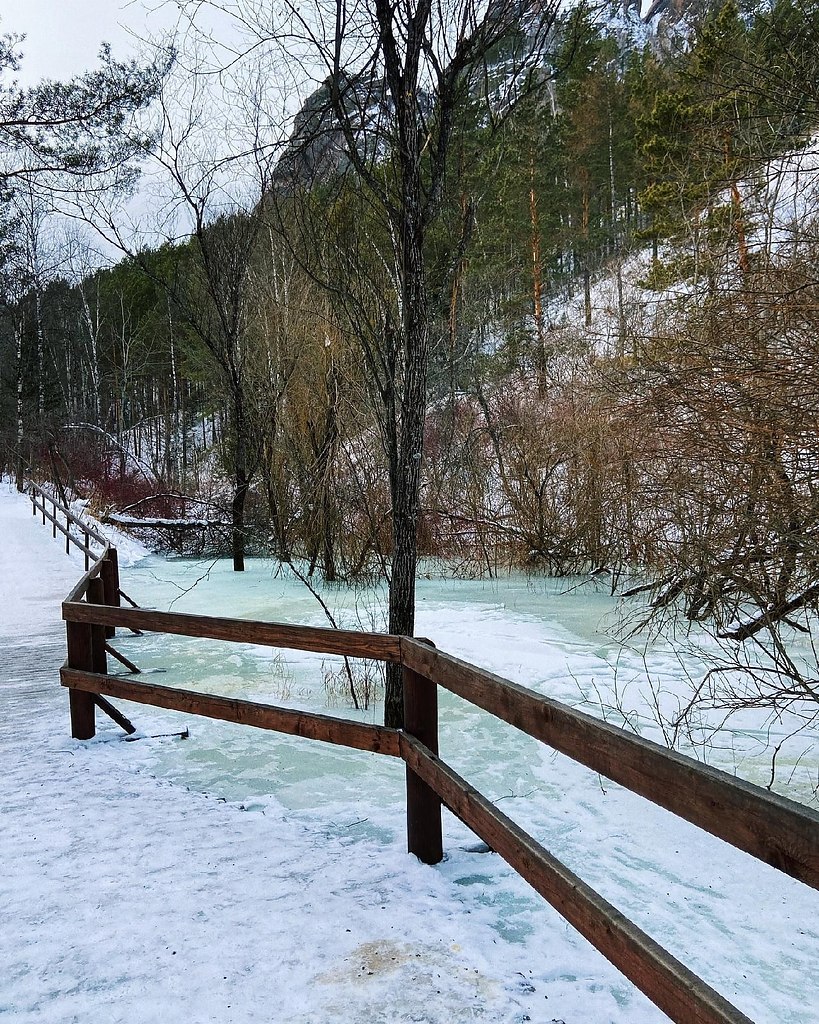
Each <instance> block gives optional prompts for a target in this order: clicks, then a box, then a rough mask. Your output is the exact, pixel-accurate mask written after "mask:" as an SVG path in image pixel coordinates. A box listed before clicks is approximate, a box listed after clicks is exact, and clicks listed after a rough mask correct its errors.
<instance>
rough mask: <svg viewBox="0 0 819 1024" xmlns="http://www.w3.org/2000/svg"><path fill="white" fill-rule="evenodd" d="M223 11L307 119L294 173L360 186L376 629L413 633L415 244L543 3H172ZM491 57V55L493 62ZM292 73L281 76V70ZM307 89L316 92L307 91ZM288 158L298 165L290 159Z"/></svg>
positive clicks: (504, 87) (421, 357) (422, 409)
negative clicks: (387, 549) (369, 307)
mask: <svg viewBox="0 0 819 1024" xmlns="http://www.w3.org/2000/svg"><path fill="white" fill-rule="evenodd" d="M182 8H183V10H184V11H186V12H187V13H188V15H189V17H190V18H191V21H192V23H195V21H196V18H197V17H198V16H200V15H201V12H202V10H203V9H206V8H211V9H213V8H215V9H219V10H221V11H223V12H225V13H227V14H229V15H230V16H231V17H232V19H233V21H234V23H235V25H236V26H237V27H238V29H239V30H240V31H243V32H245V33H247V34H248V35H249V36H250V39H251V42H250V43H249V46H251V47H252V48H253V49H254V50H255V49H256V48H267V49H268V50H269V51H271V52H278V53H279V54H281V53H282V52H283V51H284V50H286V52H287V54H288V55H289V67H290V69H291V72H292V73H293V74H294V76H295V77H296V79H297V84H298V85H300V87H301V90H302V95H303V96H304V95H306V92H307V91H308V90H312V91H313V92H314V96H313V98H312V100H311V103H312V108H311V113H312V116H309V117H303V118H302V119H301V121H300V122H299V123H298V124H297V125H296V131H295V134H294V138H293V140H292V152H293V154H294V157H296V158H297V159H294V161H293V168H294V177H295V178H298V176H299V173H300V171H299V168H300V167H303V166H304V162H305V158H309V160H310V161H311V162H312V164H313V167H314V169H318V170H320V172H321V175H322V177H323V180H324V181H325V182H326V181H327V180H328V179H330V178H333V177H335V179H336V180H338V177H339V176H340V175H343V176H345V177H346V178H347V179H348V180H352V181H354V183H355V187H356V188H358V189H361V190H365V191H366V197H367V202H368V205H369V208H370V211H371V215H372V218H373V221H374V223H375V230H374V233H375V234H377V235H378V236H379V238H380V239H382V240H385V241H386V244H387V249H386V251H385V250H384V249H381V252H380V256H381V259H382V260H385V262H386V264H387V265H388V276H390V277H391V278H392V280H393V283H394V295H393V297H392V301H391V302H389V303H386V304H385V303H381V304H380V305H381V318H380V319H381V322H380V325H379V330H378V331H377V332H375V333H373V332H372V331H369V330H368V331H367V332H365V333H363V334H362V336H361V338H360V342H361V344H362V345H363V347H364V350H365V358H366V361H367V364H368V367H369V372H370V373H371V375H372V382H373V389H374V391H376V392H377V394H378V395H379V398H380V405H381V411H380V419H381V435H382V441H383V445H384V450H385V455H386V460H387V465H388V469H389V481H390V492H391V497H392V563H391V574H390V594H389V620H388V625H389V629H390V631H391V632H393V633H398V634H408V635H411V634H412V633H413V632H414V628H415V576H416V567H417V560H418V545H417V534H418V527H419V517H420V512H421V463H422V457H423V438H424V422H425V414H426V408H427V377H428V370H429V359H430V344H431V337H430V327H431V320H432V310H431V302H430V291H429V267H428V262H427V261H428V253H427V249H428V240H429V237H430V232H431V229H432V228H433V226H434V225H435V223H436V221H437V219H438V217H439V215H440V211H441V204H442V198H443V195H444V189H445V182H446V173H447V168H448V162H449V161H448V158H449V155H450V151H451V145H452V140H453V137H454V134H455V131H456V118H457V113H458V110H459V107H460V106H461V105H462V104H463V103H465V102H466V101H468V100H469V99H470V98H471V99H472V100H474V99H475V98H477V97H480V98H482V99H483V100H484V103H485V107H484V110H485V116H486V118H487V119H488V120H490V121H491V120H497V119H502V118H503V117H504V116H505V115H506V114H507V113H508V112H509V111H510V110H511V109H512V108H513V107H514V105H515V104H516V102H517V101H518V100H519V99H520V98H521V96H522V95H524V94H526V93H527V92H528V91H529V90H530V89H532V88H533V87H534V86H535V85H536V84H538V83H539V82H540V81H542V79H543V78H544V75H545V72H544V64H543V54H544V50H545V46H546V41H547V38H548V36H549V33H550V31H551V29H552V26H553V23H554V20H555V16H556V11H557V4H556V3H550V2H546V3H539V2H538V3H534V2H532V3H526V2H520V0H492V2H485V0H484V2H481V0H451V2H441V3H436V4H433V3H432V2H431V0H418V2H413V3H398V2H394V0H353V2H351V3H344V2H341V0H338V2H332V0H328V2H324V0H314V2H312V3H308V4H302V3H299V4H295V3H285V4H283V5H282V6H281V7H279V8H277V9H275V10H274V11H272V10H271V8H270V7H269V5H268V4H265V3H261V2H260V0H243V2H240V3H228V2H225V3H216V2H212V3H202V2H200V0H198V2H196V3H186V4H183V5H182ZM493 57H494V58H501V57H502V60H498V62H497V63H495V64H493V63H492V60H493ZM294 69H295V70H294ZM316 89H318V92H317V93H316V92H315V90H316ZM298 157H301V159H298ZM385 720H386V722H387V723H388V724H390V725H400V724H401V722H402V721H403V703H402V687H401V678H400V671H399V670H398V669H397V668H396V667H395V666H391V667H390V670H389V674H388V679H387V689H386V699H385Z"/></svg>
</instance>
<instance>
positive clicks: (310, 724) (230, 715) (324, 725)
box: [60, 667, 400, 757]
mask: <svg viewBox="0 0 819 1024" xmlns="http://www.w3.org/2000/svg"><path fill="white" fill-rule="evenodd" d="M60 682H61V683H62V685H63V686H66V687H68V688H69V689H70V690H71V691H75V690H76V691H81V692H84V693H95V694H105V695H106V696H108V697H119V698H120V699H122V700H131V701H135V702H137V703H139V704H150V705H152V706H153V707H158V708H167V709H169V710H171V711H184V712H186V713H187V714H190V715H202V716H204V717H206V718H217V719H220V720H221V721H223V722H236V723H237V724H239V725H250V726H253V727H254V728H256V729H268V730H273V731H275V732H283V733H286V734H287V735H289V736H302V737H304V738H305V739H312V740H323V741H324V742H325V743H335V744H338V745H340V746H345V747H353V748H354V749H355V750H367V751H370V752H372V753H376V754H389V755H390V756H392V757H398V756H400V755H399V748H398V737H399V735H400V734H399V732H398V730H396V729H387V728H385V727H384V726H381V725H367V724H366V723H363V722H350V721H347V720H346V719H341V718H331V717H330V716H329V715H316V714H313V713H312V712H308V711H292V710H290V709H289V708H280V707H276V706H275V705H274V704H257V703H255V702H253V701H247V700H238V699H236V698H232V697H217V696H214V695H213V694H210V693H196V692H195V691H193V690H179V689H176V688H175V687H173V686H158V685H156V684H154V683H145V682H142V681H137V680H135V679H123V678H121V677H119V676H111V675H101V674H96V673H93V672H79V671H75V670H73V669H71V668H68V667H64V668H62V669H61V670H60Z"/></svg>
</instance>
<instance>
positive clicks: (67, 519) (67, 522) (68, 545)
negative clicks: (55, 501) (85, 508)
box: [65, 512, 71, 555]
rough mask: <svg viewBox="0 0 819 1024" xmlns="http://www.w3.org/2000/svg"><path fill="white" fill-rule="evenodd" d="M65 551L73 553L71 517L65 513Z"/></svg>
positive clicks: (68, 553)
mask: <svg viewBox="0 0 819 1024" xmlns="http://www.w3.org/2000/svg"><path fill="white" fill-rule="evenodd" d="M65 553H66V554H67V555H70V554H71V517H70V516H69V514H68V513H67V512H66V514H65Z"/></svg>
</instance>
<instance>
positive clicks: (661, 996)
mask: <svg viewBox="0 0 819 1024" xmlns="http://www.w3.org/2000/svg"><path fill="white" fill-rule="evenodd" d="M38 498H39V499H40V500H39V502H38ZM31 500H32V506H33V511H34V512H35V514H36V512H37V511H38V509H39V510H41V511H42V513H43V517H44V518H43V522H44V523H45V521H46V519H50V520H51V522H52V524H53V525H54V526H55V528H59V529H60V530H61V532H64V533H65V534H66V544H67V546H68V545H69V544H70V543H71V536H70V530H71V526H72V525H73V526H74V528H75V530H78V531H80V532H81V533H82V540H80V539H79V537H77V538H75V539H74V543H76V544H77V546H78V547H80V549H81V550H83V551H84V552H85V557H86V572H85V575H84V576H83V577H82V579H81V580H80V581H79V583H78V584H77V585H76V587H75V588H74V589H73V590H72V592H71V593H70V594H69V595H68V597H67V598H66V600H65V601H64V602H63V606H62V614H63V619H64V620H65V622H66V631H67V640H68V659H67V661H66V664H65V665H64V667H63V668H62V670H61V673H60V675H61V682H62V684H63V686H65V687H67V688H68V690H69V698H70V713H71V730H72V735H73V736H75V737H76V738H78V739H90V738H91V737H92V736H93V735H94V731H95V708H96V707H101V708H102V710H104V711H106V712H107V713H109V714H112V717H115V718H117V720H118V721H120V720H122V721H124V722H126V723H127V719H124V718H123V716H122V715H121V714H120V713H119V712H117V711H116V709H114V708H113V707H112V706H111V705H110V704H109V703H108V702H107V701H105V699H104V697H117V698H122V699H125V700H130V701H135V702H137V703H140V704H150V705H154V706H156V707H162V708H169V709H172V710H176V711H184V712H187V713H188V714H195V715H204V716H206V717H209V718H218V719H222V720H224V721H228V722H237V723H239V724H243V725H249V726H253V727H255V728H258V729H270V730H274V731H276V732H282V733H288V734H291V735H296V736H303V737H305V738H309V739H318V740H323V741H325V742H327V743H336V744H341V745H343V746H347V747H352V748H355V749H357V750H367V751H371V752H375V753H379V754H385V755H389V756H391V757H396V758H400V759H402V760H403V761H404V762H405V765H406V791H407V838H408V848H409V850H410V852H411V853H414V854H415V855H416V856H418V857H419V858H420V859H421V860H422V861H424V862H426V863H428V864H435V863H437V862H438V861H440V860H441V857H442V856H443V845H442V833H441V806H442V805H444V806H446V807H448V808H449V810H451V811H452V812H453V813H454V814H455V815H457V816H458V817H459V818H460V819H461V820H462V821H463V822H465V824H466V825H468V826H469V827H470V828H471V829H472V830H473V831H474V832H475V833H476V834H477V835H478V836H480V838H482V839H483V840H484V841H485V842H486V843H487V844H488V845H489V847H490V848H491V849H492V850H494V851H495V852H497V853H498V854H500V856H502V857H503V858H504V859H505V860H506V861H507V862H508V863H509V864H510V865H511V866H512V867H513V868H514V869H515V871H517V872H518V873H519V874H520V875H521V876H522V877H523V878H525V879H526V881H527V882H529V884H530V885H532V887H533V888H534V889H535V890H536V891H537V892H539V893H540V894H541V895H542V896H543V897H544V898H545V899H546V900H547V901H548V902H549V903H550V904H551V905H552V906H553V907H555V908H556V909H557V910H558V911H559V913H561V914H562V915H563V917H565V918H566V920H567V921H569V922H570V923H571V924H572V925H573V926H574V927H575V928H576V929H577V930H578V931H579V932H580V933H581V934H582V935H584V936H585V937H586V938H587V939H588V940H589V941H590V942H591V943H592V944H593V945H594V946H596V948H597V949H598V950H600V952H601V953H603V955H604V956H606V957H607V958H608V959H609V960H610V961H611V962H612V963H613V964H614V965H615V966H616V967H617V968H618V969H619V970H620V971H621V972H622V973H623V974H624V975H625V976H626V977H627V978H629V980H630V981H632V982H633V983H634V984H635V985H636V986H637V987H638V988H639V989H641V990H642V991H643V992H644V993H645V994H646V995H647V996H648V997H649V999H651V1000H652V1001H653V1002H654V1003H655V1004H656V1005H657V1006H658V1007H660V1009H662V1010H663V1011H664V1012H665V1013H666V1014H667V1015H668V1016H669V1017H670V1018H671V1019H672V1020H673V1021H677V1022H679V1024H729V1022H730V1024H739V1022H745V1024H748V1022H749V1018H748V1017H746V1016H745V1015H744V1014H743V1013H741V1012H740V1011H739V1010H738V1009H737V1008H736V1007H734V1006H733V1005H732V1004H731V1003H729V1002H728V1001H727V1000H726V999H724V998H723V997H722V996H721V995H720V994H719V993H718V992H716V991H715V990H714V989H712V988H711V987H710V986H708V985H707V984H706V983H705V982H704V981H703V980H702V979H700V978H699V977H697V976H696V975H695V974H693V973H692V972H691V971H690V970H689V969H688V968H687V967H685V966H684V965H683V964H682V963H680V962H679V961H678V960H677V959H675V958H674V957H673V956H672V955H671V954H670V953H668V952H667V951H666V950H665V949H663V948H662V947H661V946H660V945H658V943H656V942H655V941H654V940H653V939H652V938H651V937H650V936H648V935H647V934H646V933H645V932H643V931H642V930H641V929H640V928H638V927H637V926H636V925H635V924H633V923H632V922H631V921H629V920H628V919H627V918H625V917H624V916H623V915H622V914H621V913H619V911H617V910H616V909H615V908H614V907H613V906H611V905H610V904H609V903H607V902H606V901H605V900H604V899H603V898H602V897H601V896H600V895H599V894H598V893H597V892H595V891H594V890H593V889H592V888H590V887H589V886H588V885H587V884H586V883H585V882H584V881H583V880H582V879H581V878H579V877H578V876H577V875H575V874H574V873H573V872H571V871H570V870H569V869H568V868H567V867H566V866H565V865H563V864H562V863H561V862H560V861H559V860H557V859H556V858H555V857H554V856H552V854H550V853H549V852H548V851H547V850H546V849H545V848H544V847H543V846H542V845H541V844H540V843H538V842H537V840H536V839H534V838H533V837H532V836H531V835H529V834H528V833H527V832H525V831H524V830H523V829H522V828H520V827H519V826H518V825H516V824H515V823H514V822H513V821H511V820H510V819H509V818H508V817H507V816H506V815H505V814H503V813H502V812H501V811H500V810H498V808H497V807H496V806H495V805H494V804H492V803H491V802H490V801H489V800H487V799H486V797H484V796H482V795H481V794H480V793H479V792H478V791H477V790H475V789H474V788H473V787H472V786H471V785H470V784H469V783H468V782H467V781H466V780H465V779H463V778H461V777H460V776H459V775H458V774H456V773H455V772H454V771H453V770H452V768H450V767H449V765H447V764H445V763H444V762H443V761H441V759H440V758H439V757H438V705H437V688H438V687H439V686H442V687H444V688H445V689H447V690H449V691H451V692H452V693H455V694H457V695H458V696H460V697H462V698H463V699H465V700H467V701H470V702H471V703H473V704H474V705H476V706H477V707H480V708H482V709H483V710H485V711H487V712H489V713H490V714H493V715H495V716H497V717H498V718H500V719H502V720H503V721H505V722H508V723H509V724H510V725H513V726H515V727H516V728H517V729H519V730H521V731H522V732H524V733H527V734H528V735H530V736H533V737H535V738H536V739H538V740H541V741H542V742H544V743H546V744H548V745H549V746H551V747H553V748H554V749H555V750H558V751H560V752H561V753H563V754H565V755H567V756H568V757H570V758H573V759H574V760H575V761H578V762H579V763H581V764H583V765H586V766H587V767H588V768H590V769H592V770H593V771H595V772H599V773H600V774H601V775H604V776H606V777H607V778H609V779H611V780H612V781H614V782H617V783H619V784H620V785H622V786H624V787H626V788H628V789H630V790H632V791H633V792H635V793H638V794H640V795H641V796H643V797H645V798H646V799H648V800H650V801H652V802H653V803H656V804H658V805H660V806H661V807H664V808H666V809H667V810H669V811H671V812H672V813H674V814H676V815H679V816H680V817H682V818H685V819H686V820H687V821H690V822H693V823H694V824H695V825H698V826H699V827H700V828H703V829H705V830H706V831H708V832H710V833H712V834H713V835H715V836H718V837H719V838H721V839H723V840H725V841H726V842H728V843H730V844H731V845H732V846H735V847H738V848H739V849H740V850H744V851H745V852H746V853H748V854H750V855H751V856H754V857H757V858H758V859H760V860H763V861H765V862H766V863H767V864H770V865H772V866H773V867H775V868H778V869H779V870H780V871H783V872H785V873H786V874H789V875H791V876H793V877H794V878H797V879H799V880H800V881H801V882H804V883H805V884H806V885H809V886H812V887H814V888H819V814H817V813H816V812H814V811H812V810H810V809H808V808H806V807H803V806H801V805H799V804H796V803H794V802H793V801H790V800H787V799H785V798H784V797H781V796H777V795H776V794H773V793H769V792H768V791H766V790H764V789H760V788H758V787H756V786H752V785H750V784H749V783H746V782H743V781H741V780H739V779H736V778H734V777H733V776H730V775H728V774H726V773H724V772H721V771H717V770H716V769H713V768H709V767H707V766H706V765H703V764H700V763H699V762H698V761H695V760H693V759H691V758H689V757H685V756H684V755H682V754H679V753H676V752H674V751H671V750H668V749H666V748H665V747H662V746H660V745H658V744H656V743H653V742H651V741H650V740H646V739H642V738H641V737H639V736H635V735H633V734H632V733H629V732H626V731H624V730H623V729H618V728H616V727H615V726H612V725H608V724H607V723H605V722H601V721H599V720H597V719H595V718H593V717H591V716H590V715H586V714H583V713H582V712H579V711H576V710H574V709H573V708H570V707H568V706H566V705H563V704H560V703H558V702H557V701H554V700H551V699H549V698H547V697H542V696H540V695H539V694H537V693H534V692H533V691H531V690H528V689H525V688H524V687H522V686H518V685H517V684H516V683H514V682H510V681H509V680H507V679H503V678H501V677H499V676H496V675H493V674H492V673H490V672H486V671H484V670H483V669H481V668H478V667H476V666H474V665H470V664H468V663H466V662H463V661H460V660H458V659H457V658H453V657H452V656H451V655H449V654H446V653H444V652H442V651H439V650H437V649H435V648H434V647H433V646H431V644H430V643H429V642H426V641H420V640H417V639H412V638H408V637H398V636H386V635H383V634H377V633H362V632H347V631H344V630H334V629H316V628H312V627H306V626H292V625H284V624H279V623H271V622H250V621H247V620H244V619H229V618H217V617H212V616H206V615H183V614H177V613H168V612H157V611H151V610H146V609H141V608H136V607H131V608H124V607H120V600H119V598H120V597H121V596H123V594H122V591H121V590H120V589H119V573H118V567H117V560H116V550H115V549H114V548H113V547H112V546H111V545H109V544H108V543H107V542H106V541H105V540H104V538H101V537H100V536H99V535H98V534H96V533H95V531H93V530H91V529H90V528H89V527H87V526H86V525H85V524H83V523H81V522H80V521H78V520H75V519H74V518H73V517H72V516H71V513H70V512H69V511H68V510H67V509H66V508H65V507H63V506H62V505H60V504H59V503H58V502H57V501H56V500H55V499H54V498H52V497H50V496H48V495H47V494H45V492H44V491H42V490H41V489H39V488H34V489H33V490H32V492H31ZM47 503H50V504H51V505H52V506H53V514H52V515H47V513H46V504H47ZM58 515H59V516H61V517H63V518H65V519H66V526H65V529H63V527H62V526H61V525H60V524H59V523H58V522H57V517H58ZM77 524H79V525H77ZM55 536H56V529H55ZM89 538H90V539H93V540H95V542H96V543H99V544H101V545H102V551H101V552H100V553H98V555H97V556H94V555H93V553H92V552H90V551H89V543H88V541H89ZM92 557H95V561H94V562H93V564H89V560H90V558H92ZM130 603H132V602H130ZM117 627H126V628H128V629H130V630H132V631H134V632H144V631H150V632H157V633H173V634H178V635H182V636H189V637H208V638H211V639H215V640H224V641H228V642H237V643H251V644H261V645H264V646H270V647H279V648H289V649H295V650H301V651H313V652H320V653H325V654H340V655H345V656H347V657H353V658H369V659H375V660H378V661H385V662H392V663H397V664H400V665H401V666H402V671H403V680H404V719H405V721H404V728H403V730H396V729H388V728H385V727H382V726H377V725H367V724H363V723H360V722H352V721H346V720H343V719H338V718H334V717H330V716H327V715H318V714H310V713H308V712H303V711H293V710H290V709H287V708H281V707H276V706H274V705H268V704H259V703H255V702H251V701H245V700H237V699H234V698H227V697H219V696H212V695H210V694H203V693H197V692H194V691H191V690H182V689H177V688H175V687H169V686H159V685H156V684H153V683H146V682H144V681H142V680H137V679H134V678H130V679H129V678H124V677H122V676H115V675H111V674H109V672H108V667H107V655H108V654H109V653H111V654H114V655H115V656H116V657H118V658H119V659H120V660H122V657H121V656H120V655H118V654H117V652H115V651H114V649H113V648H112V647H111V646H110V645H109V644H108V643H107V639H106V638H109V639H110V637H111V635H112V634H113V632H114V630H115V629H116V628H117ZM126 661H127V659H126ZM103 695H104V696H103ZM117 716H118V717H117Z"/></svg>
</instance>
